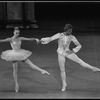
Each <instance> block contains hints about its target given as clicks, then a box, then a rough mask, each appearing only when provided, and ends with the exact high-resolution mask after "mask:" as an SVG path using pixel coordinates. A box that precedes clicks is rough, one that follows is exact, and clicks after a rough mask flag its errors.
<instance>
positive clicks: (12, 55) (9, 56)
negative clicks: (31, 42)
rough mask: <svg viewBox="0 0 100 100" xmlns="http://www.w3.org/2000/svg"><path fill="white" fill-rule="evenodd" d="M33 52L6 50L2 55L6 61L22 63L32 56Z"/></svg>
mask: <svg viewBox="0 0 100 100" xmlns="http://www.w3.org/2000/svg"><path fill="white" fill-rule="evenodd" d="M31 54H32V52H31V51H28V50H24V49H20V50H18V51H15V50H6V51H3V52H2V54H1V58H2V59H4V60H6V61H22V60H25V59H27V58H28V57H29V56H31Z"/></svg>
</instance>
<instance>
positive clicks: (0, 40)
mask: <svg viewBox="0 0 100 100" xmlns="http://www.w3.org/2000/svg"><path fill="white" fill-rule="evenodd" d="M9 41H11V38H6V39H0V42H9Z"/></svg>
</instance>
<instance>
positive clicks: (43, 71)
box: [41, 70, 50, 75]
mask: <svg viewBox="0 0 100 100" xmlns="http://www.w3.org/2000/svg"><path fill="white" fill-rule="evenodd" d="M41 73H42V74H48V75H50V73H49V72H47V71H46V70H42V71H41Z"/></svg>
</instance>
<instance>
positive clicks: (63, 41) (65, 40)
mask: <svg viewBox="0 0 100 100" xmlns="http://www.w3.org/2000/svg"><path fill="white" fill-rule="evenodd" d="M55 39H58V49H57V52H58V53H60V54H61V55H63V56H65V55H68V54H69V53H68V51H70V49H69V46H70V43H71V41H73V42H74V43H75V45H76V47H75V48H73V51H74V52H75V53H76V52H78V51H79V50H80V49H81V47H82V46H81V44H80V43H79V42H78V40H77V39H76V37H75V36H74V35H67V36H66V35H64V34H63V33H57V34H55V35H54V36H52V37H46V38H42V39H41V40H43V41H45V42H44V44H47V43H49V42H50V41H52V40H55Z"/></svg>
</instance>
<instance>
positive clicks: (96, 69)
mask: <svg viewBox="0 0 100 100" xmlns="http://www.w3.org/2000/svg"><path fill="white" fill-rule="evenodd" d="M92 70H93V71H100V69H99V68H96V67H94V68H92Z"/></svg>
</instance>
